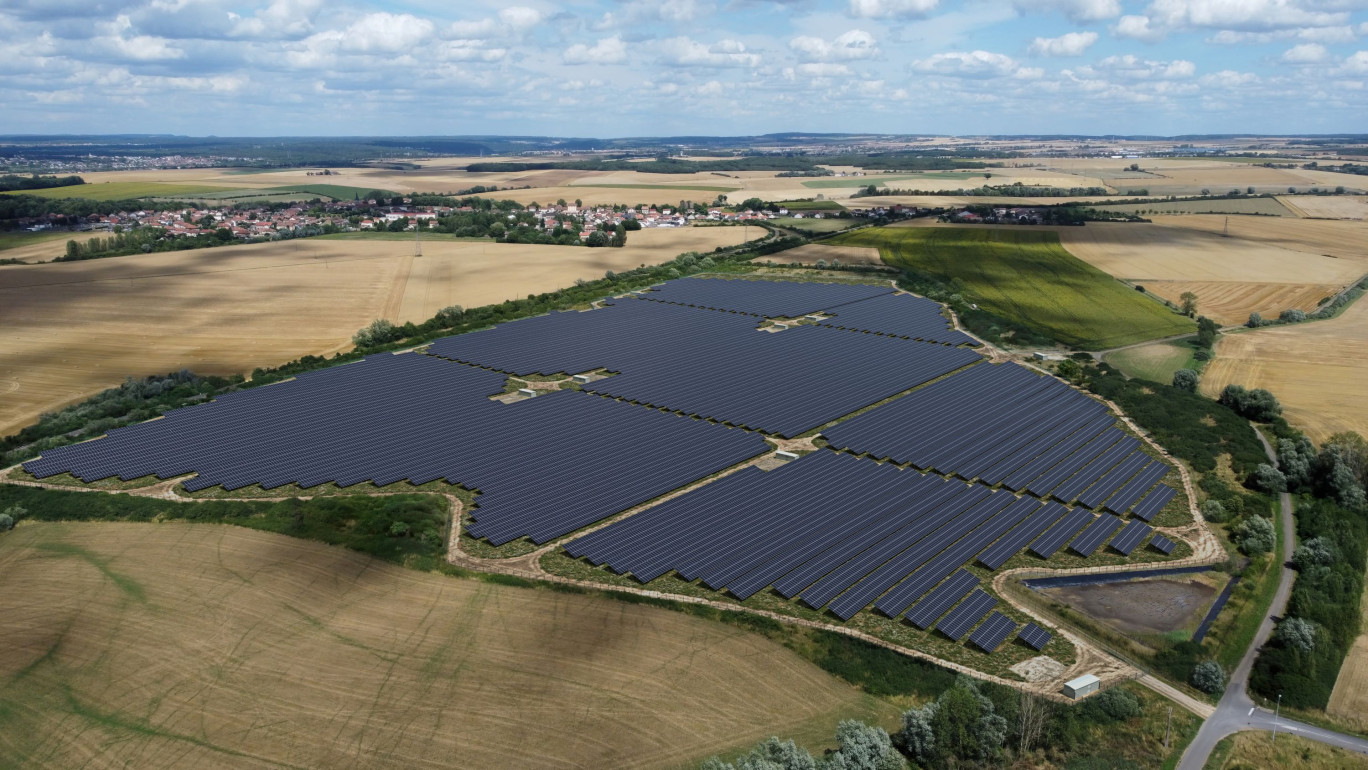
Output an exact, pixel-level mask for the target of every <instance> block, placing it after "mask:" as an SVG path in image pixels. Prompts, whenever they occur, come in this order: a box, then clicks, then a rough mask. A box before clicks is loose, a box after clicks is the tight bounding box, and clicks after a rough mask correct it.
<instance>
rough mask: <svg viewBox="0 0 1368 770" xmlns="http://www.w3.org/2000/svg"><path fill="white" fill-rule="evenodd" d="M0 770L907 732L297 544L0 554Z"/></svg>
mask: <svg viewBox="0 0 1368 770" xmlns="http://www.w3.org/2000/svg"><path fill="white" fill-rule="evenodd" d="M0 583H3V584H4V585H5V587H6V590H5V591H4V592H3V594H0V616H3V617H4V618H5V622H4V623H3V624H0V648H3V649H4V650H5V651H6V654H5V655H4V656H2V657H0V677H3V678H4V681H5V687H4V688H3V690H0V728H3V729H0V765H3V766H5V767H26V768H69V767H91V766H99V767H139V768H182V767H214V768H266V767H297V768H302V767H328V768H405V769H406V770H407V769H409V768H421V767H432V768H445V767H455V766H459V767H469V768H485V767H546V768H555V767H564V768H579V767H679V766H684V765H687V764H690V763H693V762H697V761H699V760H700V759H702V758H703V757H706V756H708V755H710V754H713V753H717V752H722V751H726V750H729V749H732V748H736V747H739V746H743V745H747V744H750V743H753V742H755V741H757V740H759V739H763V738H765V737H767V736H769V735H772V734H780V735H796V736H798V737H799V739H800V740H810V741H812V742H814V743H816V744H817V745H818V746H820V745H821V744H822V743H823V739H822V736H829V735H830V734H831V733H832V732H833V730H834V728H835V726H836V723H837V721H838V720H840V719H842V718H850V717H859V718H864V719H872V720H874V721H876V722H881V723H884V724H889V723H890V722H892V721H894V720H896V713H897V712H896V711H895V710H894V709H893V708H892V707H891V706H888V705H886V704H882V703H881V702H879V701H876V700H875V699H873V698H871V697H870V696H866V695H864V694H862V693H861V692H859V691H858V690H856V689H855V688H853V687H851V686H849V685H846V684H844V683H842V682H840V681H839V680H837V679H835V678H834V677H832V676H830V675H828V674H826V673H825V672H823V671H821V670H820V669H818V668H817V667H816V666H814V665H812V664H810V663H807V662H806V661H804V660H802V659H801V658H799V657H798V656H797V655H795V654H793V653H791V652H789V651H788V650H786V649H785V648H783V647H781V646H779V645H778V644H776V643H774V642H770V641H769V640H767V639H765V638H763V637H761V636H758V635H755V634H752V633H750V632H747V631H742V630H739V629H736V628H732V627H729V626H724V625H722V624H719V623H714V622H711V621H706V620H702V619H699V618H694V617H691V616H688V615H684V614H682V613H677V612H672V611H669V610H663V609H658V608H653V607H645V606H641V605H633V604H625V603H622V602H619V601H616V600H614V599H609V598H603V597H593V596H583V595H577V594H566V593H560V592H554V591H547V590H536V589H526V588H514V587H510V586H501V585H495V584H489V583H483V582H478V581H475V580H464V579H457V578H450V577H444V576H440V575H435V574H428V573H420V572H416V571H412V570H406V569H403V568H401V567H397V566H393V565H390V564H386V563H383V562H378V561H375V560H373V559H371V558H369V557H366V556H363V555H360V554H357V553H354V552H350V551H346V550H344V549H341V548H333V547H329V546H325V545H321V544H318V543H312V542H308V541H303V540H295V539H292V538H289V537H286V536H283V535H276V534H270V533H263V532H255V531H251V530H246V529H240V528H236V527H230V526H219V525H207V524H205V525H193V524H43V523H31V524H28V525H25V526H22V527H20V528H18V529H17V530H15V531H14V532H12V533H10V534H6V535H0Z"/></svg>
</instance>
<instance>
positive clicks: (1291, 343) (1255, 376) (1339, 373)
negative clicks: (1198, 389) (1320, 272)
mask: <svg viewBox="0 0 1368 770" xmlns="http://www.w3.org/2000/svg"><path fill="white" fill-rule="evenodd" d="M1366 382H1368V301H1364V300H1362V299H1360V300H1359V301H1357V302H1355V303H1354V304H1353V305H1351V306H1350V307H1349V309H1348V310H1345V311H1344V312H1343V313H1341V314H1340V315H1339V316H1338V317H1336V318H1333V319H1331V320H1328V321H1314V322H1310V323H1302V324H1294V325H1291V326H1280V327H1272V328H1267V329H1260V330H1258V331H1250V332H1245V333H1241V334H1228V335H1225V336H1224V337H1222V339H1221V341H1220V342H1219V343H1217V346H1216V360H1214V361H1212V362H1211V363H1210V364H1209V365H1208V366H1207V368H1206V372H1205V373H1204V374H1203V376H1202V391H1203V392H1204V393H1207V394H1208V395H1216V394H1218V393H1220V391H1221V388H1223V387H1225V386H1226V385H1228V384H1231V383H1234V384H1239V385H1244V386H1245V387H1250V388H1267V389H1269V390H1270V391H1272V392H1273V394H1274V395H1275V396H1277V397H1278V400H1279V401H1281V402H1282V404H1283V409H1284V412H1285V413H1286V416H1287V418H1288V420H1290V421H1291V422H1292V423H1293V424H1295V425H1296V426H1297V427H1299V428H1301V429H1302V430H1304V431H1306V433H1307V434H1308V435H1309V436H1310V437H1311V438H1312V439H1313V440H1315V441H1317V442H1319V441H1322V440H1324V439H1325V438H1326V437H1327V436H1329V435H1330V434H1332V433H1335V432H1337V431H1342V430H1354V431H1358V432H1359V433H1360V434H1362V435H1368V388H1365V387H1364V383H1366Z"/></svg>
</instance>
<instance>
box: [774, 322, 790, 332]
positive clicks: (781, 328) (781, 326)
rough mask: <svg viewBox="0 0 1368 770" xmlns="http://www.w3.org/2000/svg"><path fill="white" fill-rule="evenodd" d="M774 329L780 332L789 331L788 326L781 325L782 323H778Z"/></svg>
mask: <svg viewBox="0 0 1368 770" xmlns="http://www.w3.org/2000/svg"><path fill="white" fill-rule="evenodd" d="M774 328H775V329H778V330H779V331H783V330H784V329H787V328H788V324H780V323H777V324H775V325H774Z"/></svg>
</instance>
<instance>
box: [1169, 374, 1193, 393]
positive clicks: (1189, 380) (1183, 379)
mask: <svg viewBox="0 0 1368 770" xmlns="http://www.w3.org/2000/svg"><path fill="white" fill-rule="evenodd" d="M1173 387H1175V388H1177V389H1179V390H1185V391H1187V392H1188V393H1196V392H1197V372H1194V371H1193V370H1191V369H1179V370H1178V371H1176V372H1174V373H1173Z"/></svg>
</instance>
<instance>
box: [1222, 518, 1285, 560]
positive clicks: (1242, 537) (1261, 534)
mask: <svg viewBox="0 0 1368 770" xmlns="http://www.w3.org/2000/svg"><path fill="white" fill-rule="evenodd" d="M1231 539H1232V540H1234V541H1235V543H1236V544H1237V545H1239V547H1240V550H1241V551H1242V552H1244V553H1245V554H1246V555H1247V556H1257V555H1259V554H1261V553H1269V552H1270V551H1272V550H1273V548H1274V546H1276V545H1277V535H1276V534H1274V532H1273V522H1271V521H1269V520H1268V519H1265V518H1264V517H1262V516H1257V515H1255V516H1250V517H1249V518H1247V519H1245V520H1244V521H1242V522H1240V525H1239V526H1238V527H1236V528H1235V531H1234V532H1232V533H1231Z"/></svg>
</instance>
